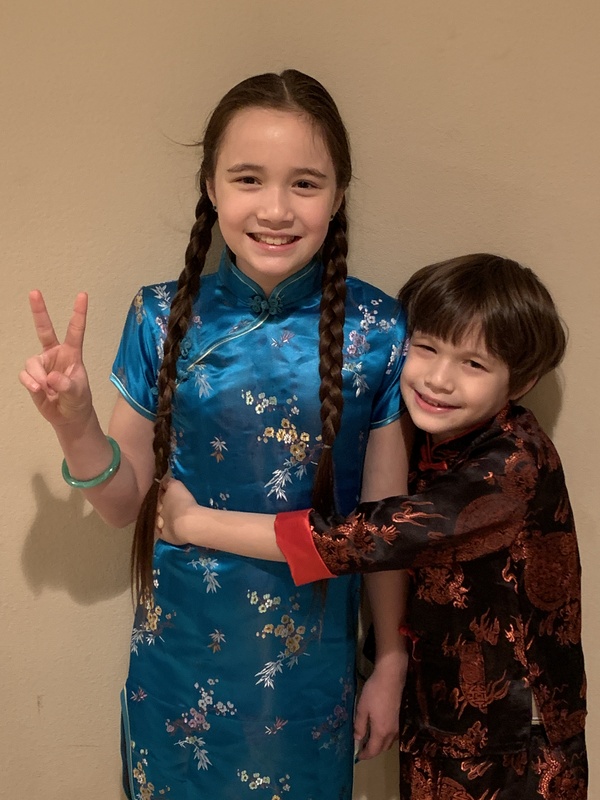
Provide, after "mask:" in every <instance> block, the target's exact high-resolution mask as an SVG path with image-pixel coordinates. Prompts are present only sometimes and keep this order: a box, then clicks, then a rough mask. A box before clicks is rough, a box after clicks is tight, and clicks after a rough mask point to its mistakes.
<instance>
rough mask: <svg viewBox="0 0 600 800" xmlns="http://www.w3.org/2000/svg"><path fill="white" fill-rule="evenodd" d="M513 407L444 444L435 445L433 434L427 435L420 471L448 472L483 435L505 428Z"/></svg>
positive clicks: (446, 440) (420, 460) (506, 407)
mask: <svg viewBox="0 0 600 800" xmlns="http://www.w3.org/2000/svg"><path fill="white" fill-rule="evenodd" d="M512 407H513V404H512V403H510V402H509V403H507V405H505V406H504V408H502V409H501V410H500V411H499V412H498V413H497V414H496V416H494V417H491V418H490V419H488V420H486V421H485V422H482V423H480V424H479V425H476V426H475V427H474V428H471V429H470V430H468V431H465V432H464V433H461V434H460V435H459V436H455V437H454V438H450V439H444V441H443V442H438V443H437V444H434V442H433V440H432V438H431V434H430V433H426V434H425V441H424V442H423V444H422V445H421V449H420V451H419V470H421V471H425V470H429V469H434V470H447V469H448V468H449V464H451V463H452V462H453V461H454V459H455V458H456V457H457V456H459V455H460V454H461V453H463V452H464V451H465V450H466V448H467V447H469V445H471V444H472V443H473V442H474V441H475V440H476V439H478V438H479V437H480V436H481V435H483V434H485V433H486V432H487V431H489V430H490V429H491V428H497V427H504V425H505V424H506V421H507V418H508V416H509V413H510V411H511V408H512Z"/></svg>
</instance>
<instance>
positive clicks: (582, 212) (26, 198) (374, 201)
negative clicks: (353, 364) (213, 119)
mask: <svg viewBox="0 0 600 800" xmlns="http://www.w3.org/2000/svg"><path fill="white" fill-rule="evenodd" d="M599 9H600V7H599V6H598V3H597V1H596V0H575V1H574V2H572V3H564V2H559V0H550V1H548V0H543V1H542V0H528V1H527V2H522V0H519V2H516V0H504V2H501V3H492V2H488V1H487V0H450V2H448V1H447V0H444V1H442V0H439V2H432V0H412V2H409V0H387V1H386V0H369V2H366V1H365V2H357V0H302V2H290V1H289V0H222V2H220V3H218V2H206V1H204V2H203V0H174V1H173V0H171V1H170V2H167V0H102V1H101V2H99V1H98V0H94V2H92V0H78V2H74V0H71V2H69V1H68V0H50V1H49V2H48V1H46V0H3V2H2V5H1V8H0V61H1V71H0V76H1V77H0V81H1V84H0V93H1V94H0V108H1V109H2V112H1V114H2V118H1V122H0V164H1V166H0V170H1V172H0V187H1V190H0V191H1V194H0V220H1V229H0V230H1V233H0V236H1V241H2V250H1V253H2V262H3V271H2V276H3V277H2V285H3V286H4V290H3V296H4V311H3V313H2V339H3V345H2V347H3V356H2V372H1V379H2V384H3V385H2V397H3V398H4V404H3V405H4V425H3V436H2V440H3V445H4V446H3V457H2V459H1V463H0V473H1V476H0V480H1V486H2V492H3V495H2V496H3V502H2V506H1V508H2V518H3V533H2V537H1V539H0V548H1V558H0V586H1V591H2V635H1V646H0V652H1V654H2V655H1V658H0V670H1V672H0V678H1V682H0V685H1V686H2V725H1V726H0V748H1V754H0V763H1V764H2V776H1V778H0V785H1V786H2V791H1V794H2V796H3V797H6V798H9V797H10V798H25V797H27V798H38V797H44V798H47V800H71V799H73V800H74V799H75V798H80V797H84V796H85V797H86V798H87V799H88V800H107V799H111V800H112V798H115V800H116V799H117V798H119V797H120V794H119V788H118V786H119V778H118V771H119V758H118V707H117V706H118V703H117V696H118V691H119V687H120V685H121V682H122V681H123V678H124V676H125V669H126V660H127V652H128V638H129V626H130V616H131V606H130V601H129V597H128V592H127V560H128V547H129V534H128V533H127V532H118V531H117V532H115V531H111V530H109V529H108V528H107V527H106V526H105V525H103V524H102V523H101V522H100V521H99V520H98V519H96V518H95V516H94V515H93V514H92V513H91V511H90V508H89V507H86V506H85V505H84V504H83V503H82V500H81V498H80V497H78V496H77V494H76V493H72V492H71V491H69V489H68V488H67V487H66V486H65V484H64V483H63V482H62V480H61V477H60V454H59V450H58V446H57V445H56V443H55V441H54V438H53V435H52V432H51V431H50V430H49V429H47V427H46V426H45V425H44V424H43V422H42V420H41V419H40V418H38V416H37V415H36V413H35V411H34V409H33V406H32V405H31V403H30V401H29V398H28V397H27V396H26V394H25V392H24V391H23V390H21V388H20V386H18V384H17V380H16V376H17V373H18V371H19V369H20V368H21V364H22V362H23V361H24V359H25V358H26V356H27V355H29V354H31V353H32V352H34V351H35V350H36V343H35V339H34V335H33V331H32V327H31V323H30V319H29V316H28V310H27V291H28V290H29V289H31V288H34V287H39V288H42V289H43V290H44V292H45V294H46V296H47V300H48V303H49V305H50V308H51V310H52V313H53V315H54V317H55V321H56V324H57V328H58V329H59V331H61V332H62V331H63V329H64V325H65V321H66V320H67V318H68V314H69V310H70V307H71V303H72V298H73V296H74V294H75V292H76V291H77V290H79V289H86V290H88V291H89V293H90V296H91V314H90V322H89V333H88V337H87V365H88V368H89V371H90V373H91V376H92V380H93V387H94V390H95V398H96V402H97V405H98V408H99V412H100V414H101V416H102V418H103V419H104V420H107V418H108V414H109V411H110V408H111V406H112V403H113V400H114V390H113V389H112V388H111V386H110V385H109V383H108V381H107V375H108V372H109V369H110V365H111V361H112V356H113V354H114V351H115V347H116V344H117V341H118V337H119V334H120V328H121V324H122V320H123V316H124V313H125V310H126V308H127V305H128V303H129V301H130V299H131V297H132V296H133V294H134V292H135V290H136V289H137V287H138V286H139V285H140V284H141V283H147V282H150V281H154V280H158V279H163V278H168V277H172V276H175V275H176V274H177V273H178V272H179V268H180V265H181V261H182V253H183V250H184V247H185V243H186V239H187V235H188V230H189V227H190V225H191V221H192V209H193V205H194V202H195V200H194V180H193V175H194V171H195V167H196V154H195V152H194V151H192V150H191V149H185V148H182V147H180V146H178V145H177V144H175V142H184V141H186V142H187V141H190V140H191V139H193V138H194V137H197V136H198V135H199V132H200V130H201V126H202V123H203V121H204V119H205V117H206V114H207V113H208V111H209V109H210V107H211V106H212V104H213V103H215V102H216V100H217V99H218V98H219V97H220V95H221V94H222V93H223V92H224V91H225V90H226V89H227V88H228V87H229V86H230V85H232V84H233V83H234V82H236V81H238V80H239V79H241V78H242V77H245V76H246V75H249V74H253V73H256V72H261V71H265V70H271V69H274V70H279V69H281V68H283V67H285V66H295V67H297V68H300V69H303V70H305V71H308V72H311V73H312V74H314V75H315V76H317V77H318V78H320V79H321V80H322V81H323V82H324V83H325V84H326V85H327V86H328V87H329V89H330V90H331V91H332V93H333V95H334V96H335V97H336V99H337V100H338V102H339V105H340V107H341V110H342V113H343V114H344V116H345V119H346V121H347V124H348V127H349V129H350V132H351V136H352V141H353V146H354V155H355V173H356V180H355V182H354V185H353V187H352V191H351V211H352V221H353V235H352V258H351V265H352V269H353V271H354V272H355V273H356V274H357V275H359V276H360V277H363V278H366V279H369V280H371V281H373V282H375V283H378V284H380V285H381V286H382V287H384V288H385V289H387V290H388V291H392V292H393V291H394V290H395V289H396V288H397V287H398V286H399V285H400V283H401V281H402V280H403V279H404V278H405V277H406V276H408V274H409V273H410V272H411V271H412V270H414V269H415V268H416V267H418V266H420V265H422V264H424V263H427V262H429V261H431V260H433V259H438V258H442V257H445V256H450V255H454V254H458V253H461V252H469V251H474V250H480V249H487V250H491V251H498V252H501V253H504V254H509V255H511V256H512V257H514V258H517V259H520V260H523V261H525V262H526V263H527V264H530V265H531V266H533V267H534V268H535V269H537V271H538V272H539V274H540V275H541V277H542V278H543V279H544V280H545V281H546V282H547V284H548V285H549V287H550V288H551V289H552V291H553V292H554V294H555V296H556V298H557V300H558V302H559V305H560V307H561V309H562V312H563V315H564V317H565V319H566V321H567V323H568V325H569V328H570V332H571V343H570V348H569V353H568V357H567V360H566V363H565V365H564V368H563V369H562V370H561V372H560V375H559V376H558V379H556V378H550V379H547V380H545V381H544V382H543V383H542V385H541V386H540V387H538V389H536V391H535V392H534V393H533V395H532V397H531V404H532V405H533V407H534V409H535V410H536V411H537V412H538V413H539V415H540V416H541V418H542V420H543V421H544V422H545V423H546V424H547V425H548V427H549V428H550V429H551V431H550V432H551V433H552V434H553V436H554V438H555V441H556V442H557V445H558V447H559V449H560V451H561V454H562V456H563V460H564V462H565V467H566V470H567V475H568V478H569V485H570V490H571V494H572V499H573V503H574V506H575V511H576V516H577V520H578V526H579V531H580V542H581V551H582V558H583V564H584V570H585V572H584V581H585V582H584V590H585V593H584V614H585V618H584V622H585V628H586V642H587V647H586V654H587V665H588V672H589V684H590V695H591V704H592V713H591V715H590V727H589V742H590V750H591V752H592V753H595V752H598V748H599V747H600V722H599V716H598V711H597V704H596V700H597V697H598V694H599V691H600V658H599V656H598V652H599V651H598V649H597V648H595V647H594V644H595V642H596V641H597V640H598V637H599V636H600V621H599V619H598V614H597V607H598V600H597V597H598V592H597V591H596V588H595V582H596V576H595V568H596V565H597V564H598V562H599V558H600V552H599V550H600V548H599V544H598V523H597V515H598V506H597V500H598V492H597V486H596V481H597V480H598V468H597V457H598V455H597V454H598V451H599V450H600V442H599V441H598V415H597V408H598V398H599V397H600V383H599V379H598V373H599V369H598V367H599V362H598V300H599V299H600V296H599V288H600V278H599V276H598V252H599V251H600V225H599V208H598V204H599V203H598V201H599V199H600V188H599V187H600V155H599V152H600V148H599V145H598V143H599V141H600V110H599V103H598V91H599V89H598V87H599V85H600V74H599V72H600V68H599V66H600V55H599V53H600V50H599V48H598V33H599V30H600V10H599ZM594 497H595V498H596V500H594ZM384 766H385V763H384V762H381V761H380V762H378V763H377V764H374V765H373V767H372V772H371V773H370V776H369V777H368V778H367V777H366V774H367V770H366V769H364V768H363V769H362V770H361V773H360V777H359V782H358V783H359V785H358V788H357V792H356V797H357V798H361V800H362V798H369V800H392V799H393V798H396V797H397V792H396V789H395V777H394V770H393V761H391V760H390V761H389V763H388V764H387V766H386V768H385V769H384V768H383V767H384ZM592 771H593V775H595V783H593V787H594V788H593V790H592V798H594V797H595V798H596V800H598V798H600V788H598V785H599V782H598V774H599V772H598V766H597V762H595V761H594V762H593V763H592ZM367 785H368V786H369V788H368V789H367V788H366V786H367ZM325 794H326V793H324V797H325Z"/></svg>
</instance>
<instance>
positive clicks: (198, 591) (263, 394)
mask: <svg viewBox="0 0 600 800" xmlns="http://www.w3.org/2000/svg"><path fill="white" fill-rule="evenodd" d="M321 273H322V266H321V264H320V263H319V261H318V260H317V259H315V260H313V261H312V262H311V263H309V264H308V265H307V266H306V267H305V268H304V269H302V270H301V271H300V272H298V273H296V274H295V275H293V276H292V277H290V278H288V279H287V280H285V281H284V282H282V283H281V284H279V285H278V286H277V287H276V288H275V290H274V291H273V292H272V293H271V295H270V297H269V298H268V299H267V298H266V297H265V294H264V292H263V291H262V290H261V289H260V287H259V286H258V285H257V284H255V283H253V282H252V281H251V280H250V279H248V278H247V277H246V276H245V275H244V274H243V273H241V272H240V271H239V270H238V269H237V267H236V266H235V265H234V264H232V263H231V261H230V260H229V258H228V256H227V254H224V256H223V258H222V260H221V264H220V268H219V270H218V272H217V273H215V274H214V275H208V276H206V277H203V279H202V284H201V290H200V294H199V298H197V300H196V302H195V305H194V313H193V318H192V321H191V325H190V329H189V332H188V335H187V336H186V337H185V339H184V341H183V342H182V347H181V358H180V362H179V366H178V385H177V391H176V394H175V398H174V408H173V434H172V436H173V456H172V462H171V469H172V472H173V475H174V476H175V477H176V478H178V479H180V480H182V481H183V482H184V483H185V485H186V486H187V487H188V489H189V490H190V491H191V492H192V493H193V495H194V496H195V498H196V500H197V501H198V502H199V503H201V504H203V505H207V506H212V507H215V508H224V509H230V510H240V511H262V512H268V513H276V512H278V511H281V510H292V509H296V508H305V507H307V506H309V505H310V497H311V485H312V482H313V477H314V473H315V463H316V462H317V461H318V458H319V453H320V450H321V441H320V429H321V425H320V417H319V409H320V404H319V400H318V387H319V371H318V318H319V302H320V295H321V289H320V287H321ZM175 288H176V285H175V282H170V283H164V284H157V285H154V286H148V287H144V288H143V289H142V290H140V292H139V293H138V294H137V296H136V297H135V299H134V301H133V303H132V306H131V309H130V311H129V315H128V317H127V321H126V324H125V330H124V333H123V337H122V340H121V345H120V348H119V351H118V354H117V357H116V360H115V363H114V367H113V373H112V375H111V380H112V381H113V383H114V384H115V385H116V386H117V388H118V389H119V390H120V392H121V393H122V394H123V396H124V397H125V399H126V400H127V401H128V402H129V403H130V404H131V406H132V407H133V408H134V409H136V411H138V412H139V413H140V414H142V415H143V416H145V417H147V418H148V419H150V420H153V419H154V414H155V409H156V398H157V393H156V377H157V372H158V368H159V364H160V360H161V356H162V347H163V342H164V337H165V331H166V325H167V317H168V313H169V306H170V303H171V301H172V299H173V296H174V294H175ZM346 305H347V311H346V327H345V344H344V372H343V375H344V403H345V405H344V412H343V419H342V427H341V432H340V434H339V436H338V438H337V441H336V444H335V447H334V459H335V469H336V473H335V480H336V502H337V506H338V508H339V510H340V511H341V512H342V513H344V514H345V513H348V512H349V511H351V510H352V508H353V507H354V506H355V504H356V502H357V500H358V498H359V492H360V482H361V472H362V464H363V459H364V453H365V447H366V444H367V437H368V435H369V430H370V429H372V428H376V427H380V426H383V425H387V424H388V423H390V422H392V421H393V420H395V419H397V418H398V416H399V404H400V400H399V372H400V366H401V360H402V355H401V354H402V342H403V338H404V333H405V328H404V324H405V323H404V316H403V314H402V312H401V311H400V310H399V309H398V307H397V304H396V302H395V301H394V300H393V299H392V298H390V297H388V296H386V295H385V294H384V293H383V292H381V291H379V290H377V289H375V288H374V287H372V286H370V285H368V284H366V283H364V282H362V281H359V280H356V279H354V278H349V279H348V296H347V303H346ZM153 569H154V596H153V597H146V598H144V600H143V602H142V603H140V605H139V607H138V609H137V613H136V617H135V622H134V627H133V633H132V638H131V659H130V668H129V675H128V678H127V683H126V686H125V688H124V691H123V696H122V711H123V731H124V748H123V749H124V773H125V776H126V777H125V783H126V785H127V791H128V794H129V796H130V797H131V798H140V800H158V799H159V798H169V800H192V799H193V800H245V798H247V800H321V799H322V798H324V797H327V798H328V800H350V798H351V794H352V768H353V740H352V739H353V737H352V714H353V702H354V692H355V683H354V650H355V636H356V620H357V604H358V579H357V578H356V576H350V577H343V578H339V579H337V580H334V581H330V582H329V584H328V587H327V593H326V597H325V598H323V595H322V593H320V592H319V590H318V589H315V588H314V587H313V586H305V587H302V588H298V587H296V586H295V585H294V583H293V581H292V579H291V576H290V572H289V569H288V567H287V565H286V564H279V563H270V562H266V561H262V560H254V559H246V558H240V557H237V556H233V555H228V554H226V553H222V552H220V551H215V550H209V549H202V548H197V547H192V546H188V547H174V546H172V545H170V544H167V543H165V542H162V541H158V542H157V543H156V546H155V553H154V567H153Z"/></svg>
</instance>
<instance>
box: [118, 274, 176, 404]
mask: <svg viewBox="0 0 600 800" xmlns="http://www.w3.org/2000/svg"><path fill="white" fill-rule="evenodd" d="M147 291H148V290H147V289H140V291H139V292H138V293H137V295H136V296H135V297H134V299H133V302H132V304H131V307H130V309H129V312H128V314H127V319H126V320H125V327H124V329H123V334H122V336H121V343H120V345H119V349H118V351H117V355H116V358H115V361H114V364H113V368H112V372H111V375H110V380H111V381H112V383H114V385H115V386H116V387H117V389H118V390H119V391H120V392H121V394H122V395H123V397H124V398H125V400H127V402H128V403H129V405H130V406H132V408H134V409H135V410H136V411H137V412H139V413H140V414H142V416H144V417H146V418H147V419H149V420H154V418H155V416H156V404H157V396H158V395H157V389H156V379H157V375H158V369H159V365H160V361H161V358H162V345H163V340H162V333H161V332H162V329H163V328H164V322H163V320H166V318H163V317H162V316H161V315H160V314H157V313H156V312H157V311H158V309H156V308H153V305H155V304H153V303H152V302H151V300H150V302H149V298H148V295H147Z"/></svg>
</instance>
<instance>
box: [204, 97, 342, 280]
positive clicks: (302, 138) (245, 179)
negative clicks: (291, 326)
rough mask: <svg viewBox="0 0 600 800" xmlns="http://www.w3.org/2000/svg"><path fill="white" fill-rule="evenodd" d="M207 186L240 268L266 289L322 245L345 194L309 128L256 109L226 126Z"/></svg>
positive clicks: (299, 118)
mask: <svg viewBox="0 0 600 800" xmlns="http://www.w3.org/2000/svg"><path fill="white" fill-rule="evenodd" d="M207 188H208V191H209V194H210V198H211V200H212V202H213V203H214V205H215V206H216V207H217V213H218V217H219V226H220V228H221V233H222V235H223V238H224V239H225V242H226V243H227V245H228V246H229V249H230V250H231V251H232V252H233V254H234V256H235V262H236V265H237V267H238V269H240V270H241V271H242V272H243V273H245V274H246V275H247V276H248V277H249V278H251V279H252V280H253V281H255V283H257V284H259V286H261V287H262V289H263V290H264V292H265V293H266V294H269V293H270V292H271V291H272V290H273V289H274V288H275V286H277V284H278V283H281V281H283V280H285V279H286V278H289V277H290V275H293V274H294V273H295V272H298V270H300V269H302V268H303V267H305V266H306V264H308V262H309V261H310V260H311V259H312V258H313V256H314V255H315V254H316V253H317V252H318V251H319V250H320V248H321V246H322V244H323V241H324V239H325V236H326V235H327V230H328V228H329V222H330V219H331V217H332V215H333V214H335V212H336V211H337V209H338V207H339V204H340V203H341V200H342V195H343V192H341V191H338V189H337V186H336V178H335V169H334V165H333V162H332V160H331V156H330V155H329V152H328V150H327V147H326V145H325V142H324V140H323V137H322V136H321V134H320V133H319V131H318V129H317V128H316V127H315V125H314V124H313V123H311V122H310V121H309V120H308V119H307V118H306V117H305V116H303V115H302V114H300V113H297V112H292V111H276V110H274V109H268V108H257V107H252V108H247V109H244V110H242V111H239V112H238V113H237V114H236V115H235V116H234V117H233V119H232V120H231V122H230V123H229V126H228V127H227V130H226V133H225V136H224V138H223V142H222V144H221V147H220V148H219V155H218V157H217V164H216V168H215V176H214V180H212V181H210V182H209V183H208V184H207Z"/></svg>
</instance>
